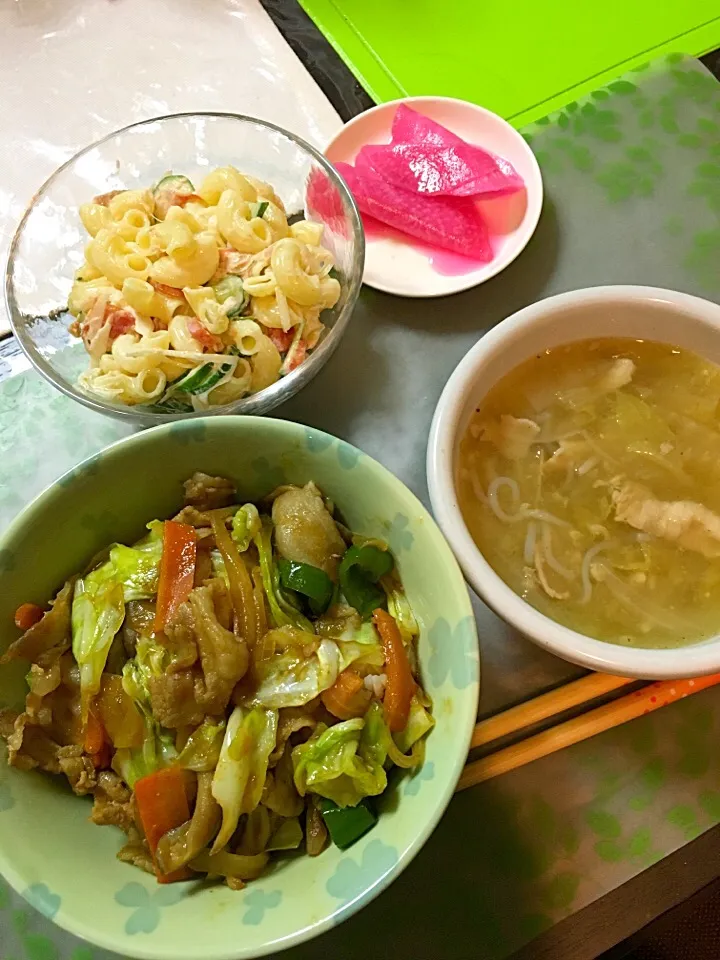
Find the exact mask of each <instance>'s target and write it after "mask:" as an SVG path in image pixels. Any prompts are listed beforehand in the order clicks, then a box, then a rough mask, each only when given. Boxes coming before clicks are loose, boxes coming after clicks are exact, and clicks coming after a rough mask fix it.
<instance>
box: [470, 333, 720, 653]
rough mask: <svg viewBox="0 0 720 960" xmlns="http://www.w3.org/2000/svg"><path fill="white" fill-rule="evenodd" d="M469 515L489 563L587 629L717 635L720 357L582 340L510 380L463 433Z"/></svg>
mask: <svg viewBox="0 0 720 960" xmlns="http://www.w3.org/2000/svg"><path fill="white" fill-rule="evenodd" d="M456 482H457V489H458V495H459V501H460V508H461V510H462V513H463V516H464V518H465V522H466V523H467V526H468V529H469V530H470V533H471V535H472V537H473V539H474V540H475V542H476V543H477V545H478V547H479V548H480V550H481V551H482V553H483V555H484V556H485V558H486V559H487V561H488V563H490V565H491V566H492V567H493V569H494V570H495V571H496V572H497V573H498V574H499V575H500V576H501V577H502V579H503V580H504V581H505V582H506V583H507V584H508V585H509V586H510V587H511V588H512V589H513V590H514V591H515V592H516V593H517V594H519V595H520V596H521V597H523V598H524V599H525V600H527V601H528V602H529V603H531V604H532V605H533V606H534V607H536V608H537V609H538V610H540V611H541V612H542V613H544V614H546V615H547V616H549V617H551V618H552V619H554V620H556V621H558V622H559V623H562V624H564V625H565V626H567V627H570V628H571V629H573V630H577V631H579V632H580V633H584V634H587V635H588V636H592V637H596V638H598V639H601V640H606V641H610V642H612V643H621V644H628V645H631V646H639V647H676V646H680V645H683V644H687V643H693V642H697V641H700V640H703V639H706V638H707V637H710V636H712V635H714V634H715V633H717V632H718V631H720V367H718V366H716V365H715V364H713V363H710V362H709V361H707V360H704V359H703V358H701V357H699V356H697V355H695V354H693V353H690V352H689V351H686V350H682V349H680V348H678V347H673V346H670V345H668V344H662V343H653V342H649V341H636V340H625V339H596V340H585V341H580V342H578V343H572V344H568V345H565V346H561V347H556V348H553V349H551V350H547V351H546V352H544V353H542V354H540V355H538V356H536V357H533V358H531V359H530V360H528V361H526V362H525V363H523V364H521V365H520V366H519V367H517V368H515V369H514V370H513V371H511V372H510V373H509V374H507V375H506V376H505V377H503V378H502V380H500V382H499V383H497V384H496V385H495V386H494V387H493V388H492V390H491V391H490V392H489V393H488V395H487V396H486V397H485V399H484V400H483V401H482V403H481V404H480V406H479V407H478V409H477V411H476V412H475V413H474V414H473V416H472V418H471V421H470V423H469V424H468V427H467V430H466V432H465V435H464V436H463V439H462V441H461V444H460V451H459V457H458V462H457V480H456Z"/></svg>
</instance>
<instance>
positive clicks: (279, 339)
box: [263, 327, 293, 353]
mask: <svg viewBox="0 0 720 960" xmlns="http://www.w3.org/2000/svg"><path fill="white" fill-rule="evenodd" d="M263 330H264V332H265V333H266V334H267V336H268V337H269V338H270V340H272V342H273V343H274V344H275V347H276V349H277V350H278V352H279V353H287V352H288V350H289V349H290V344H291V343H292V341H293V332H292V330H287V331H286V330H279V329H277V328H276V327H263Z"/></svg>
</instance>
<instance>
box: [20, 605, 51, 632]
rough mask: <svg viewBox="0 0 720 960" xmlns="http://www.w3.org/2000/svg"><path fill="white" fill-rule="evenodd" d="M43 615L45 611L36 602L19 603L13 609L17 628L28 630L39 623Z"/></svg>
mask: <svg viewBox="0 0 720 960" xmlns="http://www.w3.org/2000/svg"><path fill="white" fill-rule="evenodd" d="M44 615H45V611H44V610H43V608H42V607H39V606H38V605H37V604H36V603H21V604H20V606H19V607H18V608H17V610H16V611H15V626H16V627H17V628H18V630H22V631H25V630H29V629H30V627H34V626H35V624H36V623H39V622H40V621H41V620H42V618H43V616H44Z"/></svg>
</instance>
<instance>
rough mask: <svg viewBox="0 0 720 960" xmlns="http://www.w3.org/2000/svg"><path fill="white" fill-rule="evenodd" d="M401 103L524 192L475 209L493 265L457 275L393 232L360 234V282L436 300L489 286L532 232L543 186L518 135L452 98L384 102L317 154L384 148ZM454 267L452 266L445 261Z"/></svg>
mask: <svg viewBox="0 0 720 960" xmlns="http://www.w3.org/2000/svg"><path fill="white" fill-rule="evenodd" d="M401 103H406V104H408V105H409V106H411V107H412V109H413V110H417V111H418V112H419V113H423V114H425V116H427V117H430V118H431V119H432V120H435V121H437V122H438V123H441V124H443V126H445V127H447V128H448V129H449V130H451V131H452V132H453V133H455V134H457V135H458V136H459V137H462V138H463V139H464V140H467V141H468V142H469V143H474V144H477V146H480V147H483V148H484V149H486V150H490V151H491V152H492V153H497V154H499V155H500V156H502V157H505V159H506V160H509V161H510V163H512V165H513V166H514V167H515V169H516V170H517V172H518V173H519V174H520V175H521V176H522V178H523V179H524V181H525V190H524V191H520V192H518V193H515V194H511V195H510V196H508V197H500V198H498V199H496V200H485V201H481V203H480V204H479V206H480V208H481V210H482V211H483V213H484V215H485V217H486V219H487V221H488V226H489V227H490V231H491V234H493V237H494V240H493V243H494V246H495V251H496V252H495V257H494V259H493V260H492V261H491V262H490V263H487V264H482V265H481V266H478V267H475V268H472V267H471V268H470V269H469V271H468V272H464V273H456V272H454V273H450V274H448V273H447V272H446V273H443V272H440V271H442V270H448V269H450V270H456V269H458V268H459V265H458V264H457V263H455V262H453V263H450V264H448V260H447V258H445V257H439V258H437V260H438V262H437V263H436V264H435V265H433V260H434V254H433V251H432V250H431V249H430V248H429V247H427V246H423V244H422V243H420V241H414V240H412V239H408V240H407V241H406V240H405V239H404V237H403V235H402V234H399V233H398V232H397V231H393V232H392V236H385V235H383V234H378V235H375V233H374V231H373V230H372V229H369V230H367V231H366V241H367V247H366V253H365V274H364V277H363V279H364V281H365V283H367V284H368V286H371V287H375V288H376V289H377V290H383V291H385V292H386V293H395V294H397V295H398V296H402V297H442V296H445V295H446V294H449V293H458V292H459V291H460V290H467V289H469V288H470V287H475V286H477V285H478V284H480V283H484V282H485V281H486V280H489V279H490V277H494V276H495V275H496V274H498V273H500V271H501V270H504V269H505V267H507V265H508V264H509V263H512V261H513V260H514V259H515V258H516V257H517V256H518V255H519V254H520V253H521V252H522V250H523V249H524V248H525V246H526V244H527V242H528V240H529V239H530V237H531V236H532V235H533V233H534V232H535V227H536V226H537V222H538V219H539V217H540V211H541V209H542V202H543V185H542V176H541V175H540V168H539V166H538V162H537V160H536V159H535V154H534V153H533V152H532V150H531V149H530V147H529V146H528V145H527V143H525V141H524V140H523V138H522V137H521V136H520V134H519V133H518V132H517V130H515V129H514V128H513V127H511V126H510V124H509V123H507V122H506V121H505V120H503V119H502V117H499V116H498V115H497V114H496V113H491V111H490V110H485V109H484V107H478V106H477V105H476V104H474V103H468V102H467V101H466V100H455V99H453V98H452V97H408V98H406V99H404V100H391V101H390V102H389V103H383V104H381V105H380V106H379V107H373V109H372V110H367V111H366V112H365V113H361V114H360V115H359V116H357V117H355V118H354V119H353V120H351V121H350V123H348V124H346V126H345V127H343V129H342V130H341V131H340V132H339V133H338V135H337V136H336V137H335V138H334V139H333V140H331V141H330V143H329V144H328V146H327V147H326V149H325V155H326V156H327V157H328V159H329V160H330V161H331V162H333V163H337V162H338V161H340V160H342V161H344V162H346V163H352V162H353V161H354V160H355V157H356V156H357V154H358V152H359V150H360V148H361V147H364V146H365V144H368V143H389V142H390V139H391V133H390V131H391V127H392V121H393V117H394V116H395V111H396V110H397V108H398V106H399V105H400V104H401ZM450 257H451V258H453V260H454V261H457V259H458V258H456V257H454V255H452V254H451V255H450Z"/></svg>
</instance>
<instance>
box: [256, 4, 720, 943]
mask: <svg viewBox="0 0 720 960" xmlns="http://www.w3.org/2000/svg"><path fill="white" fill-rule="evenodd" d="M261 2H262V4H263V6H264V7H265V9H266V10H267V12H268V13H269V14H270V16H271V17H272V19H273V20H274V22H275V24H276V25H277V26H278V28H279V29H280V31H281V33H282V34H283V36H284V37H285V39H286V40H287V41H288V43H289V44H290V46H291V47H292V49H293V50H294V51H295V53H296V54H297V55H298V57H299V58H300V60H301V61H302V62H303V64H304V65H305V67H306V68H307V69H308V70H309V72H310V73H311V75H312V76H313V78H314V79H315V80H316V82H317V83H318V84H319V86H320V87H321V88H322V90H323V91H324V93H325V95H326V96H327V97H328V99H329V100H330V102H331V103H332V104H333V106H334V107H335V109H336V110H337V112H338V113H339V114H340V116H341V117H342V119H343V120H344V121H347V120H349V119H351V118H352V117H354V116H356V115H357V114H358V113H361V112H362V111H363V110H367V109H368V108H369V107H371V106H373V101H372V100H371V99H370V97H369V96H368V94H367V93H366V92H365V91H364V90H363V88H362V87H361V86H360V84H359V83H358V82H357V80H356V79H355V77H354V76H353V75H352V73H351V72H350V70H349V69H348V68H347V67H346V66H345V64H344V63H343V62H342V60H341V59H340V57H339V56H338V55H337V54H336V53H335V51H334V50H333V48H332V47H331V46H330V44H329V43H328V42H327V40H325V38H324V37H323V36H322V34H321V33H320V31H319V30H318V29H317V28H316V27H315V25H314V24H313V22H312V21H311V20H310V19H309V17H308V16H307V15H306V14H305V12H304V11H303V10H302V9H301V7H300V6H299V5H298V3H297V2H296V0H261ZM438 2H439V0H438ZM702 60H703V63H705V65H706V66H707V67H708V68H709V69H710V70H711V71H712V72H713V73H714V74H715V76H716V77H718V79H720V50H716V51H714V52H712V53H709V54H708V55H707V56H705V57H703V58H702ZM718 876H720V827H716V828H714V829H712V830H709V831H708V832H707V833H705V834H703V835H702V836H700V837H698V838H697V839H696V840H694V841H693V842H692V843H689V844H687V845H686V846H684V847H682V848H681V849H680V850H678V851H677V852H676V853H674V854H672V855H670V856H669V857H666V858H665V859H664V860H661V861H660V862H659V863H657V864H655V865H654V866H653V867H650V868H649V869H648V870H646V871H644V872H643V873H641V874H639V875H638V876H637V877H634V878H633V879H632V880H630V881H628V882H627V883H625V884H623V885H622V886H621V887H618V888H617V889H616V890H613V891H612V892H611V893H609V894H607V895H606V896H604V897H602V898H601V899H600V900H597V901H595V902H594V903H592V904H590V905H589V906H587V907H585V909H584V910H581V911H580V912H579V913H576V914H574V915H573V916H571V917H568V918H567V919H566V920H563V921H561V922H560V923H558V924H557V925H556V926H555V927H553V928H552V929H550V930H548V931H547V932H546V933H544V934H542V935H541V936H540V937H538V938H537V939H535V940H533V941H532V943H530V944H528V945H527V946H526V947H525V948H523V949H522V950H521V951H520V952H519V953H517V954H515V956H514V957H513V958H512V960H595V958H596V957H598V956H599V954H601V953H603V952H604V951H607V950H610V949H611V948H615V947H617V945H618V944H620V943H621V942H623V941H625V940H626V939H627V938H628V937H631V936H632V935H633V934H636V933H637V931H639V930H641V928H643V927H644V926H646V925H647V924H649V923H651V922H653V921H654V920H656V919H657V918H658V917H660V916H661V915H662V914H664V913H666V912H667V911H669V910H672V909H673V908H675V907H677V906H678V905H679V904H681V903H683V902H684V901H686V900H687V899H688V898H689V897H692V896H693V895H694V894H696V893H697V892H698V891H699V890H701V889H702V888H703V887H705V886H706V885H707V884H709V883H711V882H712V881H713V880H715V879H716V878H717V877H718ZM618 956H620V954H618ZM718 957H720V944H719V945H718ZM433 960H441V958H433ZM478 960H480V958H478Z"/></svg>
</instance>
